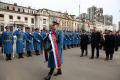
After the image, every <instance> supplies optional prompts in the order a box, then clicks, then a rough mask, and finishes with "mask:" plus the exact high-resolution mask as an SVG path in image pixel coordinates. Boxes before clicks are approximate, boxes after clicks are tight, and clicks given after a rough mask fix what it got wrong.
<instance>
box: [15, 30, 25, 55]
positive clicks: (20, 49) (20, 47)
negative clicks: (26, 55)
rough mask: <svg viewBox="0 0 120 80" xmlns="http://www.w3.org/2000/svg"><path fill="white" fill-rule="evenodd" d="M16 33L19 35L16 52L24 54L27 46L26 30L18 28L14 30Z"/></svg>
mask: <svg viewBox="0 0 120 80" xmlns="http://www.w3.org/2000/svg"><path fill="white" fill-rule="evenodd" d="M14 35H16V36H17V41H16V52H17V54H22V53H23V52H24V47H25V36H24V32H22V31H19V30H17V31H15V32H14Z"/></svg>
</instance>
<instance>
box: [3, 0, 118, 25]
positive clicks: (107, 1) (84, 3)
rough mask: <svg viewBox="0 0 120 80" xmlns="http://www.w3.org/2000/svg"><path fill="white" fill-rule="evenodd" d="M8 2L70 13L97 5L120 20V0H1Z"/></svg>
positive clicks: (115, 20) (116, 20) (115, 21)
mask: <svg viewBox="0 0 120 80" xmlns="http://www.w3.org/2000/svg"><path fill="white" fill-rule="evenodd" d="M1 1H3V2H7V3H17V4H18V5H21V6H26V7H27V6H31V7H32V8H35V9H41V8H48V9H52V10H56V11H62V12H65V11H67V12H68V13H69V14H75V15H77V16H78V15H79V4H80V12H81V13H83V12H87V8H88V7H91V6H92V5H95V6H97V7H102V8H103V9H104V14H108V15H113V17H114V23H116V24H117V23H118V21H120V12H119V10H120V5H119V3H120V0H1Z"/></svg>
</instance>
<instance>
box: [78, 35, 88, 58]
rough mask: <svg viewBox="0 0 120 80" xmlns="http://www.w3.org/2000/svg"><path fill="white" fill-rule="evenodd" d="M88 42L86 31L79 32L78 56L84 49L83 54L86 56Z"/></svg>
mask: <svg viewBox="0 0 120 80" xmlns="http://www.w3.org/2000/svg"><path fill="white" fill-rule="evenodd" d="M88 42H89V38H88V35H87V34H86V33H83V34H81V43H80V47H81V56H80V57H83V55H84V51H86V54H85V56H87V54H88V51H87V46H88Z"/></svg>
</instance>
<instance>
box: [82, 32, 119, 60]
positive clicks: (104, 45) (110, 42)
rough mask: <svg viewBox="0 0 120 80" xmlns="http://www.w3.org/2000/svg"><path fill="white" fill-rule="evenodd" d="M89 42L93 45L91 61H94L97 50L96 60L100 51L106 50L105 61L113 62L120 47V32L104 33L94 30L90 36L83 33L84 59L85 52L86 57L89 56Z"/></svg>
mask: <svg viewBox="0 0 120 80" xmlns="http://www.w3.org/2000/svg"><path fill="white" fill-rule="evenodd" d="M89 40H90V43H91V57H90V59H94V57H95V55H94V52H95V49H96V58H99V54H100V53H99V50H104V51H105V54H106V58H105V60H106V61H108V60H112V59H113V54H114V52H115V51H118V48H119V46H120V32H119V31H118V32H113V31H110V30H105V32H104V33H102V32H100V31H95V30H93V31H92V32H91V33H90V36H89V35H88V34H87V33H85V32H83V33H81V43H80V44H81V56H80V57H83V55H84V51H86V54H85V56H87V54H88V50H87V47H88V44H89Z"/></svg>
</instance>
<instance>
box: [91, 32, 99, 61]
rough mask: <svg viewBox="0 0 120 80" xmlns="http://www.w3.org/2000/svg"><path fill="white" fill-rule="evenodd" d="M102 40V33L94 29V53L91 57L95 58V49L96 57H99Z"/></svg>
mask: <svg viewBox="0 0 120 80" xmlns="http://www.w3.org/2000/svg"><path fill="white" fill-rule="evenodd" d="M100 40H101V34H100V32H98V31H93V32H92V34H91V48H92V55H91V59H93V58H94V51H95V49H96V58H99V44H100Z"/></svg>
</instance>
